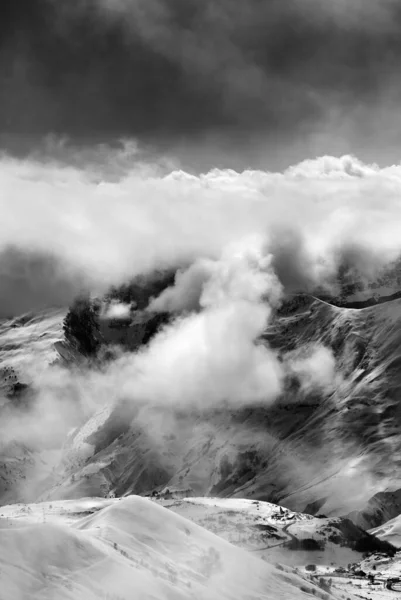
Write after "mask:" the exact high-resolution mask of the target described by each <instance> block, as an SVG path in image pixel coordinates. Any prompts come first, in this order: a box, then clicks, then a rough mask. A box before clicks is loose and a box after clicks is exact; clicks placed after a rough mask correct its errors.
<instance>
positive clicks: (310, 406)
mask: <svg viewBox="0 0 401 600" xmlns="http://www.w3.org/2000/svg"><path fill="white" fill-rule="evenodd" d="M400 319H401V301H400V300H395V301H392V302H389V303H386V304H381V305H377V306H374V307H370V308H366V309H363V310H356V309H346V308H340V307H334V306H332V305H330V304H328V303H326V302H324V301H321V300H318V299H316V298H313V297H310V296H297V297H294V298H293V299H292V300H291V301H290V302H287V303H286V304H284V305H283V307H282V308H281V309H280V311H279V312H278V313H277V315H276V316H275V317H274V319H273V321H272V323H271V325H270V326H269V327H268V329H267V330H266V332H265V334H264V336H263V340H264V341H265V342H266V343H268V344H269V345H270V347H271V348H273V349H274V350H275V351H276V352H277V353H278V355H279V357H281V360H284V361H286V360H288V358H287V357H288V356H290V357H292V356H293V353H294V352H297V351H298V350H299V349H301V351H302V352H304V351H307V349H308V348H313V347H314V346H316V345H320V346H324V347H325V348H328V349H329V350H331V352H332V353H333V355H334V357H335V366H336V374H335V378H336V379H335V381H334V382H333V385H332V386H331V387H329V388H326V389H324V388H313V387H312V388H311V387H309V388H308V387H304V386H303V385H302V382H301V381H300V380H298V379H297V377H296V376H294V375H291V374H289V375H288V377H287V378H286V381H285V387H284V391H283V394H282V395H281V397H280V398H278V400H277V401H276V402H275V403H273V404H268V405H265V406H259V407H249V408H244V409H236V410H234V409H232V408H229V407H224V406H221V407H218V408H217V407H216V409H215V410H210V409H208V410H204V411H199V410H198V411H195V410H194V409H188V410H180V411H178V410H175V409H174V408H167V407H166V408H164V409H163V408H161V407H160V406H159V407H157V408H152V407H151V406H146V405H137V406H133V405H132V404H130V403H129V402H127V401H125V400H121V401H119V402H117V404H116V405H114V406H113V407H110V409H107V411H106V412H105V411H104V409H101V410H100V411H99V413H98V414H95V415H94V416H93V417H91V418H90V419H89V421H88V422H87V424H86V425H85V427H84V428H82V429H81V430H77V431H76V432H74V434H73V435H72V436H71V437H70V440H69V441H68V443H67V444H66V446H65V450H64V457H63V462H62V464H61V465H60V467H59V470H58V475H57V477H56V480H55V481H53V483H52V484H51V485H49V486H48V491H47V494H48V495H42V498H46V497H48V498H61V497H77V496H79V495H81V493H84V494H88V493H90V494H96V495H99V494H100V495H107V494H110V493H112V494H116V495H124V494H130V493H141V494H144V493H149V492H151V491H152V490H154V489H156V490H157V489H161V488H162V487H164V486H175V487H180V488H184V489H192V490H193V493H194V494H195V495H203V494H207V495H214V496H216V495H219V496H222V497H233V496H234V497H235V496H237V497H248V498H255V499H259V500H267V501H271V502H276V503H277V502H279V503H281V504H283V505H285V506H287V507H288V508H291V509H293V510H296V511H304V510H305V508H306V506H307V505H311V506H312V504H313V503H314V502H316V501H318V506H319V509H318V510H319V511H320V512H321V513H324V514H326V515H328V516H330V515H340V514H347V513H349V512H350V511H353V510H358V509H360V508H362V507H363V506H364V504H365V503H366V498H367V497H370V496H371V495H372V491H373V492H379V491H381V490H383V489H387V488H389V486H391V489H397V485H398V487H399V486H400V484H399V483H398V484H397V482H399V476H398V473H399V465H400V456H401V454H400V453H401V438H400V434H399V410H398V399H397V398H398V393H399V390H400V388H401V375H400V374H399V370H398V365H399V360H400V357H399V348H400V347H401V329H400V328H399V326H398V324H399V323H400ZM85 432H86V433H85ZM78 440H79V443H78ZM83 443H84V445H85V452H84V456H83V458H81V454H80V452H81V450H80V449H81V448H82V444H83ZM77 444H78V445H77ZM71 478H73V479H74V481H73V482H72V481H71ZM345 490H346V493H344V491H345ZM310 510H312V509H310Z"/></svg>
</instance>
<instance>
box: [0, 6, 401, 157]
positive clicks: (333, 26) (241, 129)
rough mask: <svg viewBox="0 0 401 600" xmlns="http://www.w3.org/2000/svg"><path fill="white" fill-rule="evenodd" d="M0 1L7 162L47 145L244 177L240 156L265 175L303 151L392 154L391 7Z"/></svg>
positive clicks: (394, 30) (400, 21) (395, 13)
mask: <svg viewBox="0 0 401 600" xmlns="http://www.w3.org/2000/svg"><path fill="white" fill-rule="evenodd" d="M5 1H6V7H5V11H4V18H3V19H2V24H1V30H0V36H1V39H2V47H1V49H0V66H1V67H2V68H1V69H0V72H1V73H2V75H1V79H0V87H1V89H2V90H3V93H2V95H1V98H0V129H1V131H3V132H4V133H7V134H8V136H3V138H2V141H3V143H4V144H7V145H9V146H10V147H13V148H15V149H16V151H21V146H24V145H28V146H30V147H32V146H35V144H36V142H37V139H38V138H40V137H42V136H43V135H47V134H49V133H56V134H60V135H68V136H70V137H71V138H72V139H74V140H76V141H80V142H81V143H84V144H87V142H88V140H89V142H90V143H91V142H93V141H94V140H98V141H99V140H102V141H110V140H112V139H116V138H119V137H121V136H124V137H127V136H128V137H132V136H133V137H138V138H139V139H140V140H141V141H142V142H143V143H145V142H146V143H151V144H156V145H157V146H158V147H163V148H171V147H172V146H174V147H175V149H176V151H179V149H180V154H181V156H182V157H184V158H185V157H187V156H188V155H189V154H191V155H192V156H193V159H194V161H195V162H198V161H199V160H202V161H207V152H206V150H208V151H209V153H210V154H213V159H212V163H211V164H213V161H214V164H216V159H217V157H219V160H220V161H222V162H224V161H225V160H227V159H225V158H224V156H223V153H224V152H225V153H226V154H227V153H228V154H229V155H230V157H231V159H230V160H231V161H232V160H234V157H235V155H236V153H238V154H239V158H238V160H239V161H240V162H241V154H242V155H243V156H245V158H242V166H244V163H246V162H248V159H249V153H250V152H252V146H253V144H252V142H255V143H258V144H259V148H258V151H257V154H259V159H260V160H264V159H265V156H266V153H267V152H268V153H269V158H268V160H270V161H271V160H275V159H277V155H278V154H281V153H282V151H283V149H284V150H285V151H286V152H291V151H292V149H293V148H294V147H295V146H301V147H302V145H303V144H302V140H305V144H304V145H303V149H304V150H305V149H306V148H311V147H312V148H314V151H315V152H317V153H322V152H323V151H329V152H337V151H341V152H349V151H350V150H351V149H352V150H361V151H365V152H366V148H367V147H368V150H370V151H375V150H376V151H377V148H378V144H379V143H380V151H381V152H384V151H385V148H386V143H385V142H386V141H387V142H389V141H391V142H392V144H393V147H392V151H393V152H397V150H396V148H395V140H394V135H393V133H392V131H391V130H392V127H393V126H394V120H395V119H397V106H398V94H399V85H398V80H397V78H396V77H395V76H396V74H397V69H398V64H399V59H400V54H401V47H400V44H399V32H400V27H401V12H400V8H399V3H398V2H396V1H394V0H382V2H380V3H378V2H375V1H374V0H368V1H364V2H362V1H361V0H340V1H337V2H331V3H327V2H324V1H323V0H288V1H287V2H284V3H283V2H280V1H279V0H271V1H269V2H265V3H260V2H259V1H258V0H249V1H248V2H247V3H246V4H245V3H243V4H241V5H236V6H235V8H234V7H233V4H232V2H231V1H230V0H214V1H213V2H212V1H211V0H206V1H204V2H202V3H199V2H197V1H196V0H185V2H184V1H183V0H169V1H167V0H113V1H110V0H88V1H87V2H69V3H68V4H66V3H63V2H61V1H60V0H46V1H45V2H44V1H42V0H21V1H20V3H19V5H18V9H17V8H16V5H15V2H13V1H12V0H5ZM39 41H40V43H39ZM339 130H341V136H342V138H343V139H342V140H341V139H340V138H341V136H340V138H339V137H338V132H339ZM372 140H374V141H373V142H372ZM355 144H357V146H355ZM338 145H340V146H341V147H340V148H339V147H338ZM388 145H389V144H388V143H387V146H388ZM200 146H202V151H201V156H199V155H198V154H197V148H199V147H200ZM217 146H220V148H219V149H218V150H216V147H217ZM238 147H240V150H239V149H238ZM364 149H365V150H364ZM261 155H262V156H261ZM287 156H288V155H285V156H284V158H282V160H284V161H285V160H287ZM298 156H299V154H298ZM209 166H210V165H209Z"/></svg>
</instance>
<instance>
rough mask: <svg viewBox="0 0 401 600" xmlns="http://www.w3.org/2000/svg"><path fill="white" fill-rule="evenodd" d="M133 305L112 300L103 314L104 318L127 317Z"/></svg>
mask: <svg viewBox="0 0 401 600" xmlns="http://www.w3.org/2000/svg"><path fill="white" fill-rule="evenodd" d="M131 309H132V306H131V304H124V303H123V302H110V304H109V305H108V306H107V307H105V310H104V312H103V313H102V314H101V318H103V319H125V318H127V317H129V315H130V312H131Z"/></svg>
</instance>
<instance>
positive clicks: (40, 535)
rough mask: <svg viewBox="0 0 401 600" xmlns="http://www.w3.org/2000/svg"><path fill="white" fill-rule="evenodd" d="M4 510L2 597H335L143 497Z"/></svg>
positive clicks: (0, 546) (215, 599)
mask: <svg viewBox="0 0 401 600" xmlns="http://www.w3.org/2000/svg"><path fill="white" fill-rule="evenodd" d="M0 510H1V517H0V530H1V531H0V533H1V534H0V565H1V567H0V597H1V600H28V598H29V599H35V600H39V599H40V600H56V599H57V600H64V599H68V600H92V599H93V600H95V599H96V600H99V599H104V600H132V598H138V599H139V598H140V599H141V600H147V599H149V600H150V599H152V600H159V599H160V600H173V599H174V600H175V599H177V600H178V599H183V600H184V599H190V598H191V599H196V600H198V599H204V600H220V599H221V600H223V599H224V600H228V599H232V600H262V599H265V600H267V599H269V600H270V599H271V600H277V599H283V600H286V599H298V598H310V596H311V594H313V595H315V597H317V598H322V599H324V598H328V595H327V594H326V593H325V592H323V591H322V590H321V589H320V588H318V587H316V586H315V585H314V584H313V583H312V582H311V581H310V580H307V579H305V578H303V577H302V576H301V575H300V573H298V572H297V571H296V570H294V569H292V570H291V569H289V568H286V567H280V566H272V565H269V564H267V563H266V562H265V561H263V560H260V559H259V558H257V557H255V556H254V555H252V554H250V553H247V552H245V551H243V550H241V549H239V548H236V547H235V546H233V545H231V544H230V543H228V542H227V541H225V540H223V539H222V538H220V537H218V536H216V535H214V534H213V533H211V532H209V531H207V530H206V529H204V528H202V527H200V526H198V525H196V524H194V523H192V522H191V521H189V520H187V519H185V518H183V517H182V516H180V515H177V514H174V513H173V512H172V511H170V510H167V509H166V508H164V507H162V506H160V505H159V504H158V503H156V502H152V501H151V500H148V499H145V498H142V497H139V496H129V497H126V498H123V499H109V500H105V499H96V498H94V499H92V498H88V499H82V500H78V501H74V500H70V501H59V502H54V503H52V504H50V503H38V504H32V505H21V504H19V505H10V506H6V507H2V508H1V509H0ZM333 597H334V598H335V597H338V598H339V597H340V596H336V595H335V592H334V596H333Z"/></svg>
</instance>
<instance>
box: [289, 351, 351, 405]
mask: <svg viewBox="0 0 401 600" xmlns="http://www.w3.org/2000/svg"><path fill="white" fill-rule="evenodd" d="M284 363H285V367H286V370H287V373H288V374H290V375H295V376H296V377H297V379H298V381H299V382H300V384H301V390H302V391H303V392H304V393H305V394H308V393H313V392H316V391H320V392H326V393H327V392H329V391H331V390H334V388H335V385H336V383H338V381H339V378H340V375H339V374H338V373H337V371H336V359H335V357H334V354H333V352H332V350H331V348H327V347H326V346H323V345H321V344H318V343H316V344H311V345H309V346H302V347H301V348H299V349H298V350H294V351H293V352H291V353H290V354H287V355H286V356H285V357H284Z"/></svg>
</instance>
